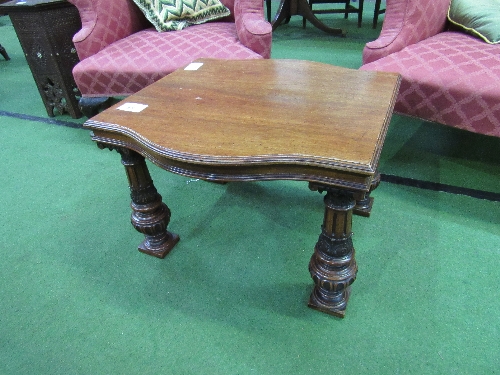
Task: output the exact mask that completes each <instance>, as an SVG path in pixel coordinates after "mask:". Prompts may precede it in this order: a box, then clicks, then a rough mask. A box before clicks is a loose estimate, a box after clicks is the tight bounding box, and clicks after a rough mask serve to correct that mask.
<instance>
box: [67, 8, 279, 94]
mask: <svg viewBox="0 0 500 375" xmlns="http://www.w3.org/2000/svg"><path fill="white" fill-rule="evenodd" d="M69 1H70V2H71V3H73V4H74V5H75V6H77V8H78V10H79V12H80V16H81V19H82V30H81V31H80V32H78V33H77V34H76V35H75V36H74V38H73V42H74V44H75V48H76V49H77V52H78V56H79V57H80V60H81V61H80V63H79V64H77V65H76V66H75V67H74V69H73V76H74V78H75V82H76V84H77V86H78V88H79V89H80V92H81V93H82V96H84V97H101V96H126V95H130V94H132V93H134V92H137V91H139V90H140V89H142V88H143V87H145V86H147V85H149V84H151V83H153V82H155V81H157V80H158V79H160V78H162V77H164V76H165V75H167V74H169V73H171V72H173V71H174V70H176V69H178V68H180V67H183V66H185V65H187V64H189V63H190V62H191V61H193V60H196V59H198V58H201V57H205V58H219V59H258V58H269V57H270V55H271V41H272V28H271V25H270V24H269V23H268V22H267V21H265V20H264V12H263V2H262V1H261V0H221V1H222V2H223V3H224V4H225V5H226V6H227V7H228V8H229V9H230V10H231V16H229V17H226V18H224V19H221V20H218V21H217V22H209V23H205V24H201V25H195V26H190V27H188V28H186V29H184V30H180V31H169V32H162V33H159V32H157V31H156V30H155V29H154V27H152V25H151V24H150V23H149V21H147V20H146V18H145V17H144V16H143V14H142V12H141V11H140V9H139V8H138V7H137V6H136V5H135V4H134V3H133V2H132V1H131V0H69Z"/></svg>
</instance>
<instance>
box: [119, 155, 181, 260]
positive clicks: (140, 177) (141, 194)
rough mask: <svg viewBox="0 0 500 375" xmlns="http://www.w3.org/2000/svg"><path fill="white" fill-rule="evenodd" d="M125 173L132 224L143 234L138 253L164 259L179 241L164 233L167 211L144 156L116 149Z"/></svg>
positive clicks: (177, 238) (168, 214)
mask: <svg viewBox="0 0 500 375" xmlns="http://www.w3.org/2000/svg"><path fill="white" fill-rule="evenodd" d="M117 150H118V152H119V153H120V155H121V157H122V164H123V165H124V167H125V171H126V173H127V178H128V183H129V187H130V196H131V198H132V203H131V204H130V206H131V207H132V216H131V222H132V225H133V226H134V228H135V229H136V230H137V231H139V232H140V233H142V234H144V237H145V239H144V241H143V242H142V243H141V244H140V245H139V251H141V252H143V253H146V254H149V255H153V256H155V257H158V258H164V257H165V256H166V255H167V254H168V253H169V252H170V250H172V248H173V247H174V246H175V244H176V243H177V242H178V241H179V236H178V235H176V234H173V233H170V232H169V231H167V226H168V223H169V221H170V210H169V208H168V207H167V205H166V204H165V203H163V202H162V198H161V195H160V194H158V192H157V191H156V188H155V186H154V184H153V180H152V179H151V176H150V174H149V170H148V167H147V165H146V161H145V160H144V157H143V156H142V155H140V154H138V153H137V152H134V151H132V150H129V149H126V148H117Z"/></svg>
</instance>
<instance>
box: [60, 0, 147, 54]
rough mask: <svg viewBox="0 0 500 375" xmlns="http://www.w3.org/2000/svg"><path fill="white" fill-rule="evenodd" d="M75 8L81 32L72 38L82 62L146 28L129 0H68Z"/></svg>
mask: <svg viewBox="0 0 500 375" xmlns="http://www.w3.org/2000/svg"><path fill="white" fill-rule="evenodd" d="M68 1H69V2H70V3H72V4H73V5H74V6H76V7H77V9H78V12H79V13H80V18H81V21H82V28H81V30H80V31H79V32H78V33H76V34H75V35H74V37H73V44H74V45H75V48H76V51H77V53H78V57H79V58H80V60H83V59H85V58H87V57H89V56H92V55H94V54H96V53H97V52H99V51H100V50H102V49H103V48H105V47H106V46H108V45H110V44H111V43H113V42H115V41H117V40H120V39H123V38H125V37H126V36H128V35H131V34H133V33H135V32H137V31H139V30H142V29H144V28H145V27H147V25H148V21H147V20H146V17H144V15H143V14H142V12H141V10H140V9H139V8H138V7H137V6H136V5H135V4H134V2H133V1H131V0H68Z"/></svg>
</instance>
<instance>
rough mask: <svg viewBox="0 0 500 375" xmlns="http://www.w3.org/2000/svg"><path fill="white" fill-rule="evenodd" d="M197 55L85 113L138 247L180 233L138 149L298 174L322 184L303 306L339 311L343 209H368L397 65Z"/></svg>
mask: <svg viewBox="0 0 500 375" xmlns="http://www.w3.org/2000/svg"><path fill="white" fill-rule="evenodd" d="M197 63H199V64H197V65H195V64H190V65H189V66H188V67H187V69H181V70H178V71H176V72H174V73H172V74H170V75H168V76H167V77H165V78H163V79H161V80H159V81H158V82H156V83H154V84H152V85H150V86H148V87H146V88H145V89H143V90H141V91H139V92H138V93H136V94H134V95H132V96H130V97H128V98H127V99H125V100H124V101H122V102H121V103H118V104H117V105H115V106H113V107H111V108H109V109H107V110H105V111H104V112H102V113H100V114H99V115H97V116H96V117H94V118H92V119H90V120H88V121H87V122H86V123H85V125H84V126H85V127H86V128H88V129H91V130H92V139H93V140H94V141H95V142H97V144H98V146H99V147H100V148H108V149H114V150H117V151H118V152H119V153H120V154H121V159H122V164H123V165H124V166H125V170H126V173H127V177H128V181H129V186H130V191H131V197H132V204H131V206H132V225H133V226H134V228H135V229H137V230H138V231H139V232H141V233H143V234H144V236H145V240H144V241H143V242H142V243H141V244H140V246H139V250H140V251H142V252H144V253H147V254H150V255H154V256H156V257H159V258H163V257H164V256H165V255H166V254H167V253H168V252H169V251H170V250H171V249H172V248H173V247H174V246H175V244H176V243H177V241H178V240H179V237H178V236H177V235H175V234H173V233H171V232H169V231H168V230H167V226H168V223H169V220H170V210H169V208H168V207H167V206H166V205H165V204H164V203H163V202H162V198H161V196H160V195H159V194H158V192H157V190H156V188H155V186H154V184H153V181H152V180H151V177H150V174H149V171H148V168H147V166H146V163H145V158H147V159H149V160H150V161H152V162H153V163H155V164H156V165H158V166H159V167H161V168H163V169H165V170H167V171H170V172H173V173H177V174H181V175H184V176H189V177H195V178H200V179H204V180H207V181H214V182H236V181H238V182H241V181H266V180H300V181H305V182H308V184H309V188H310V189H312V190H317V191H320V192H326V194H325V198H324V202H325V213H324V219H323V225H322V226H321V234H320V235H319V239H318V242H317V243H316V246H315V248H314V253H313V255H312V258H311V261H310V263H309V271H310V273H311V276H312V279H313V281H314V290H313V292H312V294H311V298H310V300H309V306H310V307H312V308H315V309H318V310H320V311H323V312H326V313H329V314H332V315H336V316H340V317H342V316H344V313H345V308H346V305H347V300H348V298H349V292H350V285H351V284H352V283H353V282H354V280H355V278H356V273H357V265H356V261H355V258H354V248H353V244H352V239H351V237H352V233H351V221H352V213H353V211H354V210H358V212H359V213H362V214H365V215H366V214H368V213H369V211H370V209H371V205H370V199H368V195H369V193H370V190H372V189H373V188H374V187H375V186H376V184H377V183H378V179H377V164H378V160H379V157H380V152H381V150H382V146H383V143H384V138H385V135H386V131H387V127H388V124H389V122H390V119H391V116H392V110H393V106H394V101H395V98H396V94H397V90H398V87H399V79H400V78H399V76H398V75H396V74H392V73H377V72H368V71H357V70H351V69H346V68H340V67H335V66H332V65H326V64H321V63H315V62H309V61H296V60H246V61H222V60H211V59H202V60H199V61H198V62H197ZM311 247H312V246H311Z"/></svg>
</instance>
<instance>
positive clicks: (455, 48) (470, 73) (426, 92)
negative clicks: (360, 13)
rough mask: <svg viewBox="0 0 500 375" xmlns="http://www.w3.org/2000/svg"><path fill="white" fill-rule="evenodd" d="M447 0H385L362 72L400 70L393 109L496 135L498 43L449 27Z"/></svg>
mask: <svg viewBox="0 0 500 375" xmlns="http://www.w3.org/2000/svg"><path fill="white" fill-rule="evenodd" d="M449 5H450V0H387V4H386V13H385V19H384V24H383V27H382V31H381V33H380V36H379V38H378V39H377V40H375V41H373V42H370V43H368V44H367V45H366V46H365V48H364V50H363V66H362V67H361V69H363V70H376V71H388V72H398V73H400V74H401V75H402V77H403V80H402V83H401V88H400V91H399V95H398V99H397V103H396V107H395V110H396V112H398V113H402V114H406V115H410V116H416V117H419V118H422V119H425V120H429V121H434V122H438V123H441V124H445V125H449V126H453V127H457V128H460V129H465V130H468V131H471V132H475V133H482V134H486V135H491V136H496V137H500V44H488V43H486V42H485V41H483V40H481V39H479V38H478V37H475V36H471V35H469V34H467V33H465V32H463V31H462V30H458V29H457V28H453V27H451V26H450V24H449V23H448V21H447V12H448V8H449Z"/></svg>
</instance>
